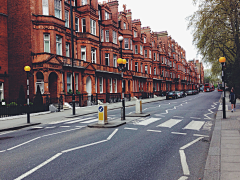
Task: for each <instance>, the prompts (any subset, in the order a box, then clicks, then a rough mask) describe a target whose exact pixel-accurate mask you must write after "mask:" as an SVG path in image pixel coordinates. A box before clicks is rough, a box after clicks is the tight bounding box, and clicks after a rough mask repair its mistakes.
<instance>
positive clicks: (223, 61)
mask: <svg viewBox="0 0 240 180" xmlns="http://www.w3.org/2000/svg"><path fill="white" fill-rule="evenodd" d="M219 62H220V63H221V64H222V87H223V97H222V102H223V105H222V106H223V118H224V119H226V108H225V82H224V66H225V62H226V58H225V57H220V58H219Z"/></svg>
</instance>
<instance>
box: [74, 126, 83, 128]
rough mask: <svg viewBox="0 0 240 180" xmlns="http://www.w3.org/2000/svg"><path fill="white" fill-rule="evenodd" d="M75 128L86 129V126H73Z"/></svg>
mask: <svg viewBox="0 0 240 180" xmlns="http://www.w3.org/2000/svg"><path fill="white" fill-rule="evenodd" d="M75 127H77V128H84V127H86V126H75Z"/></svg>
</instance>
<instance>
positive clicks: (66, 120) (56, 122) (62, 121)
mask: <svg viewBox="0 0 240 180" xmlns="http://www.w3.org/2000/svg"><path fill="white" fill-rule="evenodd" d="M77 119H79V118H72V119H65V120H61V121H55V122H50V123H48V124H59V123H64V122H68V121H73V120H77Z"/></svg>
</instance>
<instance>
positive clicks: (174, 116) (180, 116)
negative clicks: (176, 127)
mask: <svg viewBox="0 0 240 180" xmlns="http://www.w3.org/2000/svg"><path fill="white" fill-rule="evenodd" d="M173 117H176V118H181V119H182V118H184V117H182V116H173Z"/></svg>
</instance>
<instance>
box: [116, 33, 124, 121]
mask: <svg viewBox="0 0 240 180" xmlns="http://www.w3.org/2000/svg"><path fill="white" fill-rule="evenodd" d="M118 41H119V42H120V50H121V58H118V60H117V63H118V65H119V66H118V70H119V71H121V78H122V113H121V120H125V99H124V89H123V88H124V84H123V72H124V71H125V64H126V59H122V41H123V37H122V36H119V37H118Z"/></svg>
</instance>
